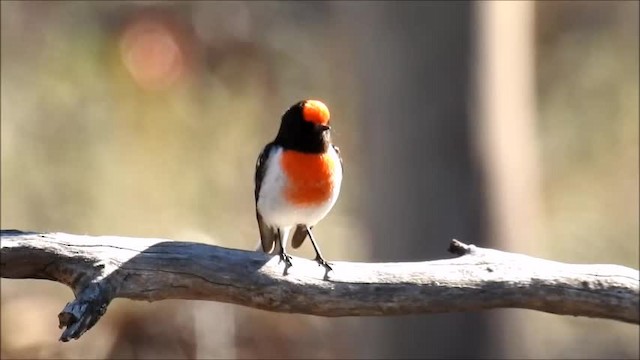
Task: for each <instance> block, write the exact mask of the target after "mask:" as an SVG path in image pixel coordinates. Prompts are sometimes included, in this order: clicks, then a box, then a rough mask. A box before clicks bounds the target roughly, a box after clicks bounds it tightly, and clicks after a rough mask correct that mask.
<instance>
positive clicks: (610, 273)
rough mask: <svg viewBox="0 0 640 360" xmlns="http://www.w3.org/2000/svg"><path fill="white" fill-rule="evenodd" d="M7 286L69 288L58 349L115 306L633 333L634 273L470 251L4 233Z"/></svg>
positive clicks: (0, 262) (0, 256) (637, 297)
mask: <svg viewBox="0 0 640 360" xmlns="http://www.w3.org/2000/svg"><path fill="white" fill-rule="evenodd" d="M1 240H2V241H1V244H2V246H1V250H0V272H1V276H2V277H3V278H13V279H26V278H34V279H48V280H53V281H57V282H60V283H63V284H66V285H68V286H70V287H71V288H72V290H73V291H74V294H75V297H76V299H75V300H73V301H71V302H70V303H68V304H67V306H65V308H64V309H63V310H62V312H61V313H60V314H59V322H60V328H63V327H66V329H65V330H64V331H63V334H62V336H61V338H60V339H61V340H62V341H68V340H69V339H72V338H76V339H77V338H78V337H80V336H81V335H82V334H83V333H84V332H85V331H87V330H88V329H90V328H91V327H92V326H93V325H94V324H95V323H96V321H98V319H99V318H100V317H101V316H102V315H103V314H104V312H105V311H106V308H107V306H108V305H109V303H110V301H111V300H112V299H114V298H117V297H120V298H128V299H134V300H147V301H156V300H162V299H198V300H213V301H221V302H227V303H233V304H238V305H244V306H249V307H254V308H259V309H264V310H269V311H277V312H288V313H304V314H312V315H318V316H370V315H398V314H415V313H446V312H465V311H477V310H482V309H492V308H525V309H533V310H539V311H545V312H549V313H555V314H564V315H574V316H588V317H598V318H607V319H614V320H620V321H624V322H629V323H635V324H638V323H640V319H639V307H640V305H639V301H640V289H639V288H640V286H639V272H638V270H634V269H631V268H626V267H623V266H618V265H576V264H564V263H559V262H554V261H549V260H543V259H537V258H533V257H529V256H525V255H520V254H513V253H507V252H502V251H497V250H492V249H485V248H479V247H476V246H473V245H465V244H463V243H461V242H458V241H456V240H453V241H452V242H451V244H450V248H449V251H450V252H452V253H454V254H456V255H460V256H459V257H457V258H453V259H445V260H436V261H423V262H403V263H354V262H333V269H334V270H333V271H331V272H329V273H326V272H325V270H324V268H323V267H320V266H318V265H317V263H315V262H314V261H311V260H306V259H301V258H294V259H293V266H292V267H290V268H289V269H288V272H287V273H284V270H285V267H284V264H283V263H280V262H279V258H278V257H277V256H275V257H274V256H271V255H267V254H264V253H260V252H255V251H244V250H235V249H227V248H223V247H219V246H211V245H206V244H200V243H192V242H183V241H171V240H165V239H147V238H127V237H115V236H82V235H70V234H64V233H34V232H21V231H17V230H2V231H1Z"/></svg>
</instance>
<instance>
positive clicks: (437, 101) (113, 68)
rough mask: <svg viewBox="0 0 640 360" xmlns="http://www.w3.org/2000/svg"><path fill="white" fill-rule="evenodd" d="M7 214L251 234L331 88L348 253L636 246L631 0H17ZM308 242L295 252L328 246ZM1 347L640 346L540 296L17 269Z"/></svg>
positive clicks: (192, 236)
mask: <svg viewBox="0 0 640 360" xmlns="http://www.w3.org/2000/svg"><path fill="white" fill-rule="evenodd" d="M1 4H2V15H1V25H2V29H1V36H2V38H1V39H2V59H1V60H2V62H1V64H2V74H1V82H0V84H1V86H2V93H1V94H2V95H1V99H2V104H1V105H2V106H1V111H2V113H1V115H2V123H1V150H2V151H1V156H2V157H1V165H2V166H1V170H2V172H1V186H2V192H1V198H2V203H1V218H0V219H1V225H2V228H3V229H14V228H15V229H21V230H31V231H61V232H68V233H76V234H92V235H121V236H138V237H163V238H170V239H179V240H191V241H200V242H205V243H210V244H217V245H222V246H226V247H233V248H241V249H253V248H254V247H255V245H256V244H257V239H258V231H257V226H256V224H255V215H254V199H253V172H254V164H255V160H256V157H257V155H258V153H259V152H260V150H261V149H262V147H263V146H264V144H265V143H267V142H268V141H271V140H272V139H273V137H274V136H275V133H276V131H277V128H278V126H279V121H280V116H281V114H282V113H283V112H284V110H285V109H286V108H287V107H289V106H290V105H292V104H293V103H295V102H296V101H298V100H301V99H305V98H316V99H320V100H323V101H324V102H325V103H327V104H328V106H329V108H330V109H331V113H332V120H333V126H334V132H333V139H334V141H335V143H336V144H337V145H338V146H340V148H341V150H342V154H343V157H344V161H345V165H346V171H345V180H344V183H343V188H342V193H341V197H340V200H339V201H338V203H337V205H336V207H335V208H334V210H333V211H332V212H331V214H330V215H329V216H328V217H327V218H326V219H325V220H324V221H323V222H322V223H321V224H320V225H319V226H317V227H316V229H315V230H316V236H317V238H318V239H319V241H320V242H321V243H322V245H321V246H322V249H323V252H324V255H325V256H326V257H327V258H328V259H329V260H334V261H409V260H428V259H437V258H444V257H448V256H449V255H448V254H447V253H446V249H447V246H448V243H449V241H450V239H451V238H457V239H459V240H461V241H463V242H467V243H474V244H477V245H482V246H491V247H495V248H499V249H502V250H507V251H516V252H522V253H526V254H528V255H531V256H536V257H543V258H548V259H551V260H557V261H564V262H571V263H615V264H620V265H625V266H629V267H633V268H636V269H637V268H638V261H639V254H638V253H639V250H638V247H639V232H638V231H639V230H638V228H639V224H638V216H639V213H638V201H639V195H638V183H639V178H638V161H639V159H638V133H639V128H638V124H639V120H638V96H639V95H638V77H639V73H638V61H639V60H638V42H639V36H638V26H639V24H638V10H639V9H638V2H635V1H604V2H597V1H588V2H579V1H567V2H562V1H554V2H524V1H522V2H520V1H518V2H489V1H482V2H480V1H479V2H446V3H445V2H435V1H434V2H431V1H430V2H393V3H392V2H222V1H215V2H213V1H212V2H205V1H197V2H188V1H180V2H169V1H144V2H136V1H128V2H115V1H113V2H112V1H109V2H64V1H56V2H35V1H2V3H1ZM312 254H313V250H312V249H310V247H309V248H307V246H305V247H304V249H302V250H300V251H296V252H294V253H293V255H294V256H304V257H311V256H312ZM1 286H2V287H1V290H2V292H1V294H2V296H1V305H2V306H1V330H2V331H1V337H0V345H1V351H0V354H1V356H2V358H43V359H44V358H65V359H66V358H69V359H71V358H128V359H147V358H174V359H176V358H401V357H407V358H425V357H426V358H607V359H611V358H638V356H639V345H638V337H639V330H638V329H639V328H638V326H637V325H630V324H624V323H620V322H615V321H609V320H597V319H588V318H574V317H567V316H558V315H551V314H546V313H541V312H534V311H528V310H517V309H509V310H492V311H485V312H482V313H473V314H471V313H465V314H442V315H424V316H398V317H385V318H373V317H370V318H338V319H325V318H319V317H313V316H305V315H291V314H274V313H268V312H264V311H259V310H254V309H249V308H245V307H241V306H236V305H229V304H221V303H213V302H205V301H173V300H171V301H161V302H156V303H144V302H134V301H129V300H124V299H117V300H115V301H114V302H113V303H112V304H111V306H110V307H109V310H108V312H107V313H106V315H105V316H104V317H103V318H102V320H101V321H100V322H99V323H98V324H97V326H96V327H95V328H93V329H92V330H91V331H89V332H88V333H86V334H85V335H84V336H83V337H82V338H81V339H80V340H79V341H73V342H71V343H59V342H57V339H58V336H59V334H60V330H59V329H58V327H57V314H58V312H59V311H60V310H61V309H62V308H63V307H64V305H65V304H66V303H67V302H68V301H69V300H70V299H71V297H72V296H73V295H72V293H71V291H70V290H69V289H67V288H66V287H64V286H62V285H60V284H57V283H52V282H46V281H36V280H5V279H3V280H2V282H1Z"/></svg>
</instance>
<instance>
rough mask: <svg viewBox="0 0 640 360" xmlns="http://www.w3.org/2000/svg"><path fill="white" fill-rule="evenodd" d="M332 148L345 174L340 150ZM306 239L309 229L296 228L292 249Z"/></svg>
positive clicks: (302, 226) (299, 226)
mask: <svg viewBox="0 0 640 360" xmlns="http://www.w3.org/2000/svg"><path fill="white" fill-rule="evenodd" d="M331 146H333V149H334V150H335V151H336V154H338V158H339V159H340V168H341V169H342V172H343V173H344V165H343V164H342V156H340V149H339V148H338V147H337V146H335V145H333V144H331ZM311 229H313V228H311ZM306 238H307V229H306V228H305V227H304V225H298V226H296V229H295V230H294V231H293V236H292V237H291V247H293V248H294V249H297V248H299V247H300V245H302V243H303V242H304V240H305V239H306Z"/></svg>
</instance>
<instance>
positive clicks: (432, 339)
mask: <svg viewBox="0 0 640 360" xmlns="http://www.w3.org/2000/svg"><path fill="white" fill-rule="evenodd" d="M340 12H341V13H343V14H344V16H345V17H344V18H343V21H344V22H343V23H342V24H343V25H344V26H345V30H346V33H347V34H349V36H352V37H353V38H352V43H353V44H354V46H355V49H353V51H354V58H355V61H356V66H355V72H356V73H355V76H356V78H357V79H358V81H359V91H360V99H361V100H360V104H359V110H360V111H361V113H360V114H359V115H360V117H361V120H360V123H361V124H362V131H363V134H362V136H363V144H364V147H363V148H362V149H361V151H362V154H361V155H359V156H360V157H361V158H362V159H367V161H368V164H367V166H366V172H365V175H366V176H365V177H364V178H366V179H369V184H368V185H369V186H370V194H369V196H368V197H367V201H368V203H367V204H366V205H367V208H368V209H369V213H368V230H369V232H368V235H369V236H370V241H371V255H372V258H373V260H376V261H404V260H426V259H435V258H443V257H446V256H447V255H446V247H447V241H449V240H450V239H451V238H456V239H460V240H461V241H467V242H471V243H474V244H478V245H486V244H487V242H486V239H485V233H486V229H484V228H483V226H484V225H483V224H484V223H485V221H486V219H485V218H484V212H485V208H486V204H485V199H484V195H483V194H484V188H483V185H482V182H481V173H480V169H479V167H480V164H479V159H478V158H477V156H476V154H474V151H473V146H472V133H471V132H472V126H471V123H470V122H471V118H470V115H469V109H468V108H469V105H470V104H469V101H470V96H471V93H472V88H471V87H472V85H473V81H472V80H473V76H472V73H471V70H472V65H473V63H472V61H473V59H474V58H473V54H472V29H473V28H474V26H473V21H474V20H475V19H474V17H473V16H472V13H473V12H474V6H473V4H472V3H468V2H455V3H444V2H406V3H392V2H375V3H358V4H345V5H344V6H343V8H342V9H341V11H340ZM355 19H357V21H354V20H355ZM347 165H348V164H347ZM366 235H367V234H364V236H366ZM361 325H362V326H363V328H364V329H363V330H364V331H363V332H362V333H361V336H362V344H361V348H362V349H363V351H364V352H365V353H362V354H358V356H367V357H373V358H380V357H384V358H409V357H410V358H418V357H420V358H425V357H426V358H478V357H487V356H500V353H499V347H496V346H495V345H497V344H494V343H493V340H494V339H493V336H494V335H493V334H492V333H491V331H489V330H490V329H489V326H488V322H487V315H486V314H450V315H438V316H434V315H427V316H404V317H393V318H376V319H364V320H362V324H361ZM365 344H366V346H365ZM372 344H373V345H372Z"/></svg>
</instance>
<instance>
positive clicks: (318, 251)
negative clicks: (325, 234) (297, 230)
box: [305, 225, 333, 271]
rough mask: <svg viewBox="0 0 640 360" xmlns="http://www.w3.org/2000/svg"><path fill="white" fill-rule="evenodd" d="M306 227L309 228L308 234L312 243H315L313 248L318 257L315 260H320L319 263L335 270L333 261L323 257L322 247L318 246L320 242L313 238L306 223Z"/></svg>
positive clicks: (328, 269) (308, 229)
mask: <svg viewBox="0 0 640 360" xmlns="http://www.w3.org/2000/svg"><path fill="white" fill-rule="evenodd" d="M305 228H306V229H307V235H309V240H311V245H313V250H315V251H316V258H315V259H314V260H315V261H316V262H318V264H320V265H322V266H324V268H325V269H327V271H330V270H333V268H332V267H331V263H328V262H327V260H325V259H324V258H323V257H322V253H321V252H320V248H319V247H318V244H316V241H315V239H314V238H313V235H311V229H310V228H309V227H308V226H306V225H305Z"/></svg>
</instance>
